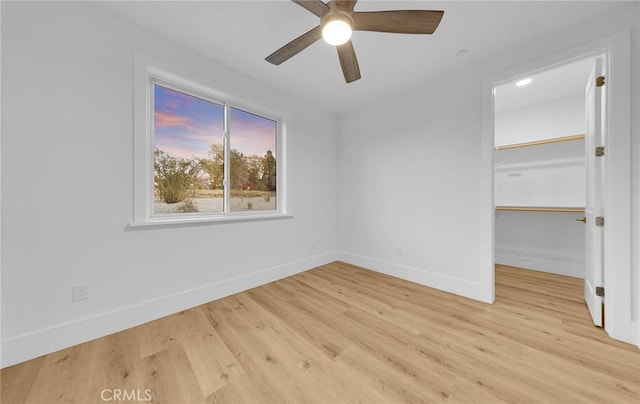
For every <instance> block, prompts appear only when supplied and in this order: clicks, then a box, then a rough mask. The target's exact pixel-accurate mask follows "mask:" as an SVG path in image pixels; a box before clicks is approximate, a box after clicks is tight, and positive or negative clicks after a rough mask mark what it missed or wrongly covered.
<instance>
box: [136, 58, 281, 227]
mask: <svg viewBox="0 0 640 404" xmlns="http://www.w3.org/2000/svg"><path fill="white" fill-rule="evenodd" d="M139 59H140V58H137V59H136V92H135V93H136V96H135V102H136V130H135V132H136V135H135V142H134V149H135V151H134V168H135V171H136V173H135V175H134V186H135V189H134V198H135V201H134V220H133V223H132V225H134V226H136V225H146V224H170V223H188V222H200V221H224V220H237V219H260V218H270V217H277V216H284V213H285V210H284V192H283V189H282V188H283V181H284V179H283V175H281V172H282V171H283V163H282V160H283V158H282V153H283V147H282V143H283V142H282V138H283V136H282V132H283V128H282V127H283V126H284V125H283V119H282V117H281V115H280V114H277V113H274V112H273V111H269V110H267V109H266V108H263V107H260V106H257V105H252V104H250V103H247V102H242V100H239V99H236V98H234V97H229V96H228V95H227V96H225V95H224V94H222V93H220V92H219V91H216V90H212V89H210V88H209V87H207V86H204V85H202V84H200V83H199V82H198V83H196V82H195V81H190V80H187V79H185V78H183V77H181V76H178V75H175V74H171V73H168V72H167V71H165V70H160V69H158V68H155V67H150V64H149V63H148V62H146V60H145V61H142V62H141V61H140V60H139ZM140 110H142V111H143V112H144V113H140Z"/></svg>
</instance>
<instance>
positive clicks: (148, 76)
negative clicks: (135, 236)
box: [129, 54, 292, 227]
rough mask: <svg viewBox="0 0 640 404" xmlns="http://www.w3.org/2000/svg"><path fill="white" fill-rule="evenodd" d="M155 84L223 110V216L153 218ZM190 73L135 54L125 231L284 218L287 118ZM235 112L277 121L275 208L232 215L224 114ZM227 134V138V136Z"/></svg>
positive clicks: (163, 215)
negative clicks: (129, 211)
mask: <svg viewBox="0 0 640 404" xmlns="http://www.w3.org/2000/svg"><path fill="white" fill-rule="evenodd" d="M154 84H158V85H160V86H163V87H167V88H170V89H173V90H177V91H180V92H183V93H186V94H188V95H192V96H195V97H199V98H202V99H204V100H207V101H211V102H214V103H216V104H219V105H223V106H224V114H225V117H224V125H225V127H224V143H223V146H224V167H225V168H224V182H223V185H224V186H223V188H224V199H223V200H224V208H223V211H222V212H196V213H180V214H162V215H154V212H153V210H154V208H153V193H154V168H153V163H154V155H153V150H154V135H153V113H154V105H153V102H154V97H153V85H154ZM217 88H219V86H215V85H211V84H210V83H209V82H208V81H207V80H203V79H202V78H201V77H195V74H193V73H187V72H184V71H181V70H180V69H178V68H175V67H171V66H168V65H166V64H164V63H161V62H158V61H154V60H151V59H150V58H148V57H146V56H143V55H139V54H136V55H135V60H134V97H133V98H134V142H133V171H134V178H133V186H134V189H133V199H134V200H133V219H132V220H131V222H130V223H129V226H130V227H140V226H166V225H185V224H202V223H217V222H229V221H248V220H269V219H278V218H289V217H292V215H291V214H289V213H288V212H287V189H286V185H287V181H286V177H287V176H286V154H285V153H286V148H285V145H286V143H285V142H286V136H285V134H286V128H287V121H288V115H287V114H286V113H283V112H281V111H276V110H273V109H271V108H267V107H264V106H263V105H261V104H259V103H256V102H252V101H248V100H247V99H246V98H244V99H243V98H240V97H237V96H234V95H232V94H229V93H228V92H223V91H220V90H218V89H217ZM231 108H236V109H240V110H243V111H246V112H249V113H252V114H255V115H259V116H261V117H264V118H267V119H271V120H273V121H275V122H276V127H277V133H276V150H275V152H276V156H277V157H276V209H275V210H268V211H231V209H230V206H229V203H230V199H229V198H230V195H231V190H230V187H229V170H230V164H229V159H230V148H231V142H229V136H230V132H229V130H228V129H229V128H228V125H229V120H228V118H229V117H228V113H229V111H230V109H231ZM231 136H232V134H231Z"/></svg>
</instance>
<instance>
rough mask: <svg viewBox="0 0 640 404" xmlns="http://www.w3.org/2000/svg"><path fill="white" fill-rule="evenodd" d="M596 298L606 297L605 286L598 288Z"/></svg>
mask: <svg viewBox="0 0 640 404" xmlns="http://www.w3.org/2000/svg"><path fill="white" fill-rule="evenodd" d="M596 296H600V297H604V286H596Z"/></svg>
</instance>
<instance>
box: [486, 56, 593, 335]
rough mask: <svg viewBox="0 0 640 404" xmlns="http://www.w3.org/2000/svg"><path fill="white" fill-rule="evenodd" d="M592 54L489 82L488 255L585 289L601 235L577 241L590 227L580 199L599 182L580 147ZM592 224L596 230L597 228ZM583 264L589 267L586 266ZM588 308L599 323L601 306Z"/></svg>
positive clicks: (584, 140)
mask: <svg viewBox="0 0 640 404" xmlns="http://www.w3.org/2000/svg"><path fill="white" fill-rule="evenodd" d="M600 59H601V57H600V56H599V57H587V58H584V59H581V60H576V61H571V62H569V63H566V64H562V65H560V66H553V67H552V68H549V69H546V70H542V71H537V72H535V73H531V74H527V75H524V76H521V77H518V78H516V79H514V80H511V81H507V82H505V83H502V84H500V85H498V86H496V87H495V88H494V150H495V151H494V190H495V195H494V202H495V205H496V211H495V244H494V245H495V254H494V256H495V263H496V265H503V266H509V267H515V268H520V269H523V270H533V271H538V272H544V273H551V274H556V275H562V276H568V277H572V278H578V279H581V280H582V281H583V282H585V283H586V284H588V289H589V290H590V289H592V288H593V283H594V282H597V286H598V287H602V281H603V279H602V263H601V257H602V254H601V250H602V242H601V240H602V238H601V237H600V238H599V239H598V240H597V241H599V243H596V242H595V241H594V240H592V238H593V237H591V238H590V237H587V239H588V240H589V243H586V242H585V233H588V234H590V235H591V231H592V230H593V229H592V227H594V226H590V224H591V223H587V220H586V216H587V213H585V212H586V210H585V209H586V208H585V207H586V206H587V205H589V204H587V202H586V200H587V199H589V201H590V202H591V205H592V204H593V201H594V200H595V198H594V196H596V195H598V196H599V195H600V194H599V193H600V189H601V187H600V184H601V181H600V179H601V176H600V175H598V176H597V178H595V175H594V174H595V173H596V171H597V170H594V169H593V167H592V165H593V164H595V163H599V161H597V160H594V159H588V158H587V157H586V152H585V147H586V145H587V144H589V145H591V144H593V143H597V144H599V143H600V140H597V141H594V140H593V139H592V138H593V137H594V136H595V133H594V131H593V126H594V125H593V124H591V125H589V124H588V123H587V122H592V121H593V120H594V115H597V114H596V112H598V114H600V109H598V111H596V110H595V108H594V106H595V103H594V102H587V95H590V97H591V98H593V95H594V94H593V91H591V92H588V91H587V92H585V88H595V87H594V86H590V85H588V82H589V80H590V75H592V70H593V68H594V66H595V65H598V66H599V65H600V64H601V63H600V61H601V60H600ZM597 90H598V91H600V88H597ZM600 99H601V98H599V100H600ZM601 105H602V103H598V108H600V107H601ZM587 106H590V108H587ZM600 115H601V114H600ZM598 122H601V120H598ZM587 127H590V128H591V131H588V130H587ZM587 133H588V134H589V135H588V136H587ZM599 133H600V132H598V134H599ZM589 147H591V146H589ZM588 168H589V169H588ZM598 169H600V167H598ZM597 172H598V173H599V171H597ZM594 185H596V186H594ZM587 190H589V191H591V197H590V198H586V196H587ZM598 201H600V199H598ZM591 205H589V206H590V207H591ZM598 208H599V210H601V207H598ZM587 210H588V211H589V212H593V209H592V208H591V209H587ZM600 214H601V213H600V211H599V212H598V213H597V215H600ZM593 217H594V215H593V214H591V219H590V221H592V220H593ZM587 229H589V231H588V232H587ZM595 231H599V233H597V235H601V229H600V228H597V227H596V228H595ZM591 257H596V258H599V259H600V261H599V262H597V260H594V259H591ZM587 266H593V267H597V268H590V270H588V271H586V268H587ZM586 273H588V274H589V275H590V276H587V277H586V276H585V275H586ZM595 278H597V279H595ZM575 284H578V283H577V282H576V283H575ZM585 291H587V288H586V287H585ZM585 296H588V298H589V300H588V301H589V302H590V306H592V305H597V304H599V305H601V304H602V303H601V300H602V299H601V297H599V296H595V295H594V294H592V293H588V294H586V295H585ZM598 299H599V300H600V302H598V301H597V300H598ZM594 316H595V317H594V324H596V325H598V326H602V323H603V322H602V310H597V312H596V311H594Z"/></svg>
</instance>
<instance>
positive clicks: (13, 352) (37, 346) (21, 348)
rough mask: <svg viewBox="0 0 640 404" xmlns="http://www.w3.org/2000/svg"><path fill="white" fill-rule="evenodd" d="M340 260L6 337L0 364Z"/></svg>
mask: <svg viewBox="0 0 640 404" xmlns="http://www.w3.org/2000/svg"><path fill="white" fill-rule="evenodd" d="M338 259H339V254H338V253H337V252H329V253H326V254H321V255H316V256H313V257H309V258H305V259H302V260H299V261H294V262H291V263H287V264H284V265H280V266H276V267H271V268H265V269H261V270H258V271H255V272H252V273H249V274H246V275H242V276H238V277H234V278H231V279H225V280H221V281H218V282H214V283H211V284H208V285H204V286H200V287H197V288H193V289H189V290H185V291H181V292H178V293H174V294H171V295H167V296H162V297H159V298H157V299H153V300H149V301H146V302H143V303H139V304H135V305H132V306H128V307H122V308H118V309H116V310H112V311H108V312H104V313H100V314H96V315H94V316H91V317H86V318H82V319H78V320H74V321H70V322H67V323H63V324H58V325H55V326H53V327H48V328H45V329H41V330H37V331H34V332H31V333H27V334H22V335H18V336H15V337H11V338H7V339H5V340H3V341H2V361H1V367H2V368H4V367H7V366H11V365H15V364H17V363H20V362H24V361H27V360H29V359H33V358H37V357H39V356H42V355H45V354H48V353H51V352H55V351H58V350H60V349H64V348H68V347H71V346H74V345H77V344H81V343H83V342H88V341H91V340H93V339H96V338H100V337H103V336H106V335H109V334H113V333H116V332H118V331H122V330H125V329H127V328H131V327H135V326H137V325H140V324H144V323H147V322H149V321H153V320H156V319H158V318H161V317H164V316H168V315H170V314H173V313H176V312H179V311H181V310H185V309H188V308H191V307H195V306H199V305H201V304H204V303H207V302H211V301H213V300H216V299H220V298H223V297H225V296H229V295H232V294H234V293H238V292H242V291H244V290H248V289H251V288H254V287H256V286H260V285H264V284H265V283H269V282H273V281H275V280H278V279H281V278H285V277H287V276H291V275H294V274H296V273H299V272H303V271H306V270H308V269H311V268H315V267H318V266H321V265H325V264H328V263H330V262H333V261H336V260H338Z"/></svg>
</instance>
